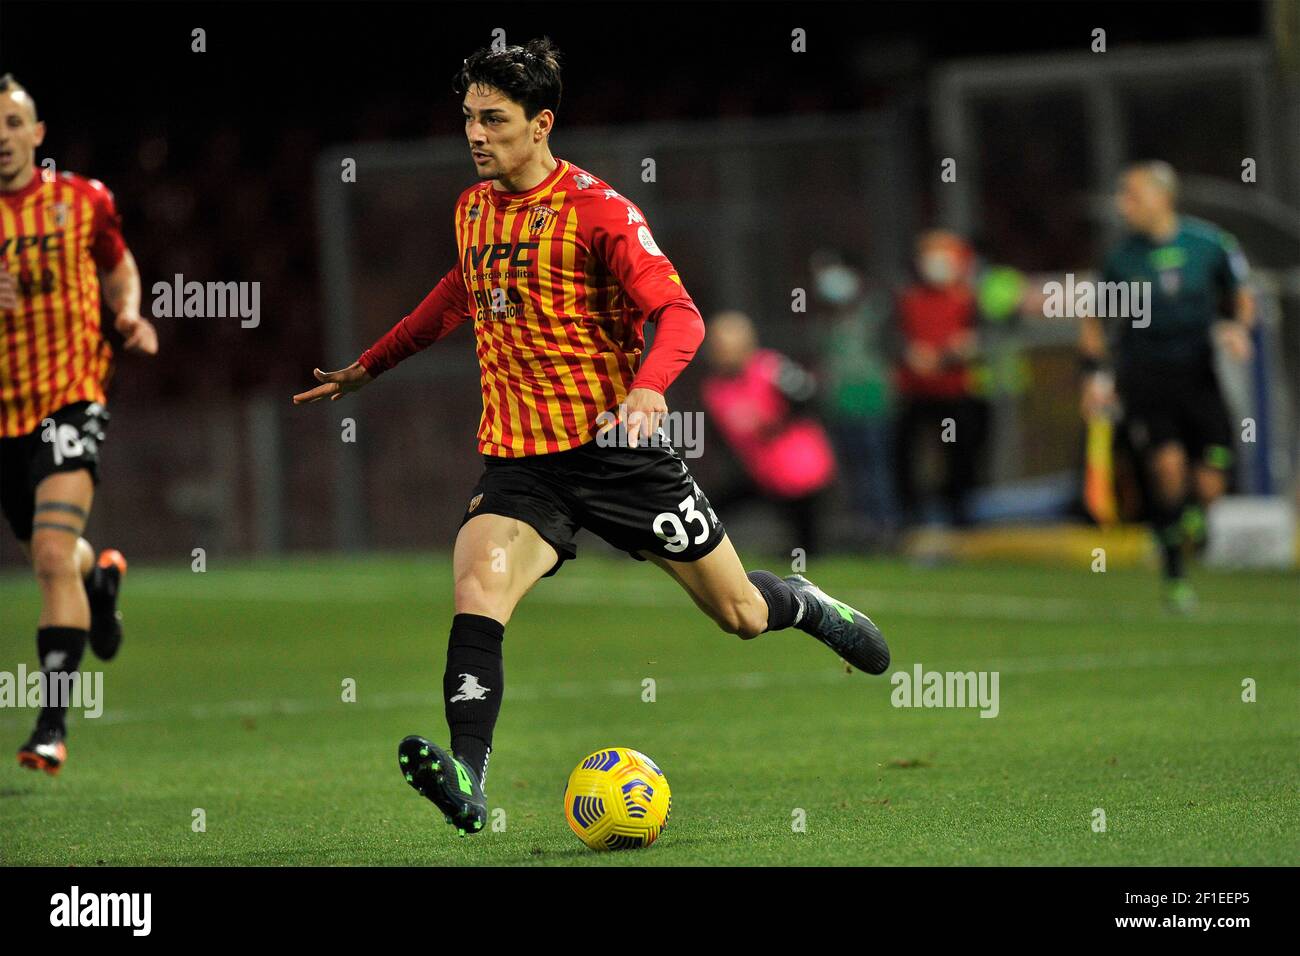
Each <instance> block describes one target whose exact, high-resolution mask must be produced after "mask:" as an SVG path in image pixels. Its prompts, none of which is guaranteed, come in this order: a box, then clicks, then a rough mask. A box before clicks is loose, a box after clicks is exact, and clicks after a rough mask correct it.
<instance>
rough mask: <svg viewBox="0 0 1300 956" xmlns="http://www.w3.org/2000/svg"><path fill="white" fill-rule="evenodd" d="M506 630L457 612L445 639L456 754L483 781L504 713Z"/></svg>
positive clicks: (446, 695)
mask: <svg viewBox="0 0 1300 956" xmlns="http://www.w3.org/2000/svg"><path fill="white" fill-rule="evenodd" d="M505 632H506V628H505V625H504V624H502V623H501V622H500V621H495V620H493V619H492V618H490V617H483V616H482V615H480V614H457V615H456V616H455V617H453V618H452V619H451V637H450V638H448V640H447V669H446V671H444V672H443V675H442V690H443V699H444V701H445V702H446V705H447V726H448V727H449V728H450V729H451V749H452V752H453V753H454V754H455V755H456V756H457V757H459V758H460V759H461V760H463V761H465V763H467V764H469V765H470V766H471V767H472V768H474V772H475V773H477V774H478V778H479V782H480V783H482V782H483V781H484V780H485V779H486V777H487V764H488V757H490V756H491V754H492V730H493V728H495V727H496V724H497V715H498V714H499V713H500V712H501V694H502V692H503V691H504V689H505V671H504V669H503V668H502V665H501V641H502V639H503V638H504V637H505Z"/></svg>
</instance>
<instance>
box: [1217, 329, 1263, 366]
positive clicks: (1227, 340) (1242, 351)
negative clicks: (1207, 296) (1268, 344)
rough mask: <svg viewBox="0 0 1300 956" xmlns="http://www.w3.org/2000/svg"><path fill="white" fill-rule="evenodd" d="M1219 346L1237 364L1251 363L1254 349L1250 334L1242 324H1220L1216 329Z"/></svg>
mask: <svg viewBox="0 0 1300 956" xmlns="http://www.w3.org/2000/svg"><path fill="white" fill-rule="evenodd" d="M1215 333H1216V334H1217V335H1218V337H1219V344H1220V345H1222V346H1223V350H1224V351H1225V352H1227V353H1228V356H1229V357H1230V358H1232V359H1233V360H1234V361H1237V362H1248V361H1250V357H1251V355H1252V354H1253V353H1254V349H1252V348H1251V344H1250V333H1249V332H1248V331H1246V328H1245V326H1243V325H1242V324H1241V323H1240V322H1220V323H1219V324H1218V326H1217V327H1216V328H1215Z"/></svg>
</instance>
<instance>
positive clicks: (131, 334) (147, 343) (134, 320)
mask: <svg viewBox="0 0 1300 956" xmlns="http://www.w3.org/2000/svg"><path fill="white" fill-rule="evenodd" d="M113 327H114V328H115V329H117V331H118V332H119V333H121V335H122V338H124V339H126V341H125V342H123V343H122V348H124V349H126V350H127V351H128V352H134V353H135V354H136V355H157V354H158V330H157V329H155V328H154V327H153V323H152V322H150V321H149V320H148V319H145V318H141V317H140V316H139V315H133V314H131V313H129V312H119V313H118V315H117V318H116V319H115V320H114V322H113Z"/></svg>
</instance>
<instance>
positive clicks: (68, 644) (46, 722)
mask: <svg viewBox="0 0 1300 956" xmlns="http://www.w3.org/2000/svg"><path fill="white" fill-rule="evenodd" d="M85 649H86V629H85V628H81V627H42V628H38V629H37V631H36V655H37V657H38V658H40V662H41V673H42V674H44V675H45V693H46V695H47V698H46V699H45V700H43V701H42V702H41V703H42V705H43V706H42V707H41V715H40V716H39V717H38V718H37V719H36V726H37V727H38V728H41V729H46V728H51V727H52V728H54V729H56V730H63V729H64V720H65V718H66V716H67V710H68V701H67V699H66V697H64V696H63V694H64V693H66V692H69V691H71V689H72V684H71V678H70V677H65V675H72V674H75V673H76V672H77V668H78V667H80V666H81V655H82V652H83V651H85Z"/></svg>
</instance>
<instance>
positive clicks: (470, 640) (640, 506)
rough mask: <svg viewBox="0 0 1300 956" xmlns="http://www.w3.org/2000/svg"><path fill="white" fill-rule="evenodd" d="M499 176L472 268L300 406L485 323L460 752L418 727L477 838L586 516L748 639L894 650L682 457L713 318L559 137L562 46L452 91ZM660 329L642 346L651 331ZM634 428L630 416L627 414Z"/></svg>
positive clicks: (452, 722)
mask: <svg viewBox="0 0 1300 956" xmlns="http://www.w3.org/2000/svg"><path fill="white" fill-rule="evenodd" d="M455 88H456V92H457V93H458V94H459V95H461V96H462V108H463V112H464V120H465V135H466V138H467V141H468V146H469V150H470V154H471V156H472V158H473V161H474V166H475V169H476V171H477V173H478V176H479V179H480V180H481V182H479V183H478V184H476V185H474V186H471V187H470V188H468V189H466V190H465V191H464V192H463V193H461V196H460V199H459V200H458V201H457V203H456V210H455V215H454V221H455V232H456V241H457V244H458V247H459V250H460V253H459V261H458V262H457V264H456V265H455V266H454V267H453V268H452V269H451V270H450V271H448V272H447V274H446V275H445V276H443V277H442V279H441V281H440V282H439V283H438V284H437V286H436V287H435V288H434V289H433V291H432V292H430V293H429V294H428V296H426V297H425V299H424V301H423V302H421V303H420V305H419V306H418V307H417V308H416V309H415V311H413V312H412V313H411V314H410V315H408V316H406V317H405V318H403V319H402V320H401V321H400V322H398V323H397V324H396V325H395V326H394V327H393V328H392V330H391V331H389V332H388V334H386V335H385V336H384V337H383V338H381V339H380V340H379V341H378V342H376V343H375V344H374V345H373V346H371V347H370V348H369V349H367V350H366V351H365V352H363V353H362V355H361V356H360V358H359V360H358V361H356V362H354V363H353V364H352V365H350V366H348V367H347V368H345V369H342V370H340V371H337V372H322V371H320V369H316V370H315V372H314V374H315V377H316V379H317V381H318V382H320V383H321V384H320V385H318V386H317V387H315V388H312V389H310V390H308V391H305V392H301V393H299V394H298V395H296V396H294V402H295V403H298V404H301V403H304V402H313V401H318V400H320V399H323V398H329V399H330V400H331V401H335V400H338V399H340V398H342V397H343V396H344V395H346V394H348V393H349V392H352V391H355V390H357V389H359V388H361V387H363V386H364V385H366V384H367V383H368V382H370V381H372V380H373V379H374V378H375V377H376V376H378V375H379V374H381V373H382V372H383V371H384V370H386V369H389V368H392V367H393V366H394V365H396V364H397V363H398V362H400V361H401V360H402V359H404V358H406V357H408V356H410V355H413V354H415V353H416V352H418V351H419V350H421V349H423V348H426V347H427V346H430V345H432V344H433V343H434V342H436V341H438V340H439V339H441V338H443V337H444V336H445V335H447V334H448V333H449V332H451V331H452V329H454V328H455V327H456V326H458V325H460V324H461V323H462V322H464V321H466V320H467V319H469V318H471V317H472V318H473V325H474V335H475V339H476V341H477V351H478V359H479V366H480V371H481V382H482V395H483V416H482V419H481V421H480V424H479V429H478V448H479V451H480V452H481V453H482V455H483V465H484V470H483V475H482V477H481V478H480V479H479V482H478V484H477V486H476V487H475V488H474V489H473V491H472V492H471V493H470V495H469V500H468V504H467V506H466V508H465V513H464V516H463V518H462V519H461V527H460V531H459V533H458V534H457V536H456V545H455V550H454V553H453V568H454V576H455V616H454V618H453V619H452V624H451V634H450V638H449V641H448V645H447V664H446V671H445V673H444V676H443V692H444V695H445V704H446V717H447V724H448V726H449V728H450V732H451V744H450V748H449V749H444V748H442V747H439V746H437V745H435V744H433V743H431V742H430V741H429V740H426V739H425V738H423V737H419V736H410V737H407V738H406V739H404V740H403V741H402V742H401V744H400V745H399V747H398V762H399V766H400V768H401V771H402V773H403V775H404V776H405V778H406V780H407V781H408V782H409V783H410V784H411V786H413V787H414V788H415V789H416V790H417V791H419V792H420V793H421V794H423V795H424V796H425V797H427V798H428V799H429V800H431V801H432V802H433V803H434V804H435V805H436V806H437V807H438V808H439V809H440V810H441V811H442V812H443V814H444V815H445V817H446V819H447V822H448V823H451V824H452V825H454V826H455V827H456V828H457V829H458V831H459V832H461V833H462V834H464V833H473V832H475V831H477V830H479V829H481V828H482V826H483V824H484V820H485V819H486V813H487V802H486V799H485V798H484V796H483V782H484V780H485V778H486V774H487V765H488V759H489V756H490V754H491V750H492V733H493V728H494V727H495V725H496V721H497V716H498V713H499V711H500V707H501V695H502V663H501V648H502V638H503V636H504V634H505V628H506V625H507V624H508V623H509V622H510V616H511V614H512V613H513V611H514V609H515V606H516V604H517V603H518V602H519V600H520V598H522V597H523V596H524V594H525V593H527V591H528V590H529V589H530V588H531V587H532V586H533V585H534V584H535V583H536V582H537V581H538V579H540V578H543V577H547V576H549V575H552V574H554V573H555V572H556V571H557V570H559V568H560V565H561V564H562V563H563V562H564V561H565V560H568V559H571V558H573V557H575V555H576V551H575V549H574V536H575V534H576V533H577V532H578V530H579V528H587V529H588V530H590V531H592V532H594V533H595V534H597V535H599V536H600V537H602V538H604V539H605V540H606V541H608V542H610V543H611V544H613V545H614V546H615V547H617V548H619V549H620V550H623V551H626V552H628V553H629V554H631V555H632V556H633V557H636V558H639V559H642V560H649V561H650V562H652V563H654V564H656V565H658V566H659V567H660V568H662V569H663V570H664V571H666V572H667V573H668V574H669V575H671V576H672V577H673V578H674V579H675V580H676V581H677V582H678V583H679V584H680V585H681V586H682V587H683V588H684V589H685V590H686V591H687V592H688V593H689V594H690V596H691V597H692V598H693V599H694V601H695V603H696V604H697V605H698V606H699V607H700V609H701V610H703V611H704V613H706V614H707V615H708V616H709V617H711V618H712V619H713V620H714V621H715V622H717V624H718V625H719V626H720V627H721V628H722V629H723V630H725V631H726V632H728V633H731V634H735V635H737V636H739V637H741V638H742V639H750V638H754V637H757V636H758V635H759V634H762V633H764V632H766V631H779V630H782V629H785V628H789V627H798V628H800V629H801V630H803V631H805V632H806V633H808V634H811V635H813V636H814V637H816V638H818V639H819V640H821V641H822V642H823V643H825V644H826V645H827V646H829V647H830V648H831V649H832V650H834V651H835V652H836V653H837V654H839V655H840V656H841V657H842V658H843V659H844V660H845V661H847V662H848V663H850V664H852V665H853V666H855V667H857V668H858V669H860V670H864V671H867V672H869V673H873V674H879V673H882V672H883V671H884V670H885V668H886V667H887V666H888V664H889V650H888V648H887V647H886V645H885V643H884V641H883V639H882V638H881V635H880V632H879V630H877V628H876V626H875V624H873V623H872V622H871V620H870V619H869V618H867V616H866V615H864V614H862V613H861V612H859V611H857V610H854V609H853V608H851V607H849V606H848V605H846V604H844V603H842V602H840V601H837V600H835V599H834V598H832V597H830V596H828V595H827V594H825V593H824V592H822V591H821V590H819V589H818V588H816V587H815V586H814V585H813V584H812V583H810V582H809V581H807V580H806V579H804V578H803V577H800V576H798V575H791V576H789V577H786V578H785V579H784V580H783V579H782V578H780V577H778V576H777V575H775V574H773V573H771V572H770V571H751V572H749V573H748V574H746V573H745V570H744V568H743V567H742V565H741V563H740V559H739V558H738V557H737V555H736V551H735V549H734V548H733V547H732V544H731V541H730V540H729V539H728V538H727V535H726V533H725V531H724V530H723V527H722V524H721V522H719V520H718V518H717V515H715V514H714V512H713V509H712V508H710V507H709V502H708V499H707V498H705V496H704V493H703V492H702V491H701V490H700V488H699V486H698V485H697V484H696V483H695V481H694V479H693V478H692V477H691V474H690V472H689V471H688V470H687V468H686V465H685V463H684V462H683V461H682V459H681V458H680V457H679V456H678V454H677V453H676V452H675V451H674V450H673V449H672V448H671V447H669V446H668V445H667V444H666V442H663V441H661V440H660V438H661V437H662V432H661V431H660V428H659V425H660V422H661V421H662V420H663V416H664V415H665V414H666V413H667V410H668V407H667V404H666V401H665V398H664V393H665V392H666V391H667V389H668V387H669V385H670V384H671V383H672V382H673V380H674V379H675V378H676V377H677V375H678V373H679V372H680V371H681V370H682V368H683V367H684V366H685V365H686V364H687V363H688V362H689V361H690V359H691V357H692V356H693V355H694V354H695V351H696V349H697V348H698V346H699V344H700V342H701V340H702V338H703V334H704V329H703V320H702V319H701V317H700V313H699V311H698V310H697V309H696V307H695V305H694V303H693V302H692V301H691V297H690V296H689V295H688V294H687V293H686V290H685V288H684V286H683V285H682V280H681V277H680V276H679V275H678V274H677V271H676V270H675V269H674V268H673V266H672V264H671V263H670V262H669V261H668V259H667V257H666V256H665V255H664V254H663V251H662V250H660V248H659V247H658V246H657V245H656V244H655V240H654V237H653V236H652V235H651V232H650V228H649V226H648V225H647V223H646V221H645V217H644V216H643V215H642V213H641V210H640V209H639V208H637V206H636V205H635V204H634V203H633V202H631V201H630V200H629V199H627V198H626V197H624V196H622V195H621V194H619V193H618V192H617V191H615V190H614V189H613V188H611V187H610V186H609V185H608V184H607V183H605V182H604V181H603V180H601V179H599V178H597V177H596V176H594V175H592V174H591V173H588V172H586V171H584V170H582V169H579V168H578V167H577V166H575V165H573V164H572V163H570V162H567V161H565V160H562V159H561V160H557V159H555V157H553V156H552V155H551V150H550V148H549V145H548V139H549V136H550V133H551V131H552V129H553V128H554V125H555V111H556V109H557V108H558V107H559V103H560V91H561V83H560V64H559V57H558V51H557V50H555V48H554V47H553V46H552V45H551V43H550V41H549V40H548V39H545V38H543V39H540V40H532V41H530V42H529V43H527V44H526V45H525V46H523V47H519V46H513V47H509V48H507V49H504V50H501V51H497V52H493V51H491V50H487V49H484V50H480V51H478V52H476V53H474V55H473V56H471V57H470V58H469V59H467V60H466V61H465V62H464V67H463V69H462V70H461V71H460V72H459V74H458V75H457V78H456V83H455ZM648 321H653V322H656V323H657V329H658V331H657V333H656V336H655V341H654V345H653V347H652V348H651V349H650V350H649V352H648V353H646V354H644V355H643V354H642V353H643V350H644V345H645V340H644V338H643V334H642V331H643V326H644V324H645V323H646V322H648ZM616 420H617V424H615V421H616Z"/></svg>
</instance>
